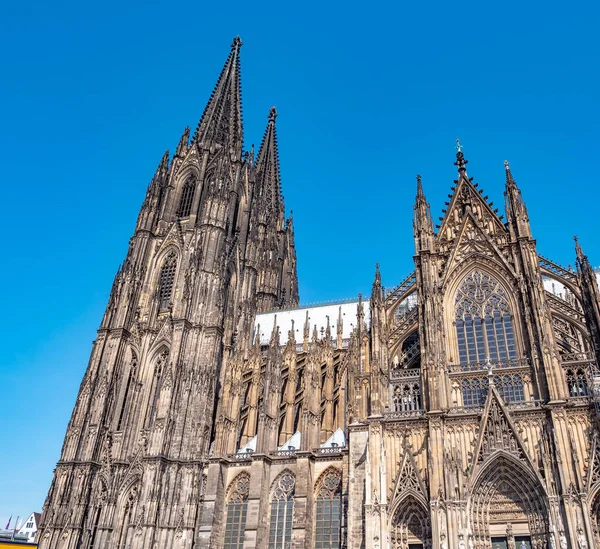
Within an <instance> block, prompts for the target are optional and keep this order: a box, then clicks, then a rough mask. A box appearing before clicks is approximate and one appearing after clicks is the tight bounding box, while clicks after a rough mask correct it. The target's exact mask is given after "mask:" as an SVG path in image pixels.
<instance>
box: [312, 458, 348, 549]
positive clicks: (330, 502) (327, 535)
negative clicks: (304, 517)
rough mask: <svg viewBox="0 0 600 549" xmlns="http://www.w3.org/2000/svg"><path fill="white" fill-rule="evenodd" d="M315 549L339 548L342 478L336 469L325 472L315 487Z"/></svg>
mask: <svg viewBox="0 0 600 549" xmlns="http://www.w3.org/2000/svg"><path fill="white" fill-rule="evenodd" d="M316 496H317V506H316V510H315V549H336V548H339V547H340V526H341V515H342V476H341V474H340V472H339V471H338V470H337V469H329V470H328V471H326V472H325V473H324V474H323V476H322V477H321V479H320V480H319V485H318V486H317V493H316Z"/></svg>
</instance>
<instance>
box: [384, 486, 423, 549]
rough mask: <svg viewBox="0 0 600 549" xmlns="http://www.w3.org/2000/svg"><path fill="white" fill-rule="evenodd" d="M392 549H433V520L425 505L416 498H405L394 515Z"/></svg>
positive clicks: (391, 538) (391, 537)
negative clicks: (430, 548) (431, 548)
mask: <svg viewBox="0 0 600 549" xmlns="http://www.w3.org/2000/svg"><path fill="white" fill-rule="evenodd" d="M390 547H391V548H393V549H427V548H428V547H431V520H430V518H429V512H428V511H427V509H426V507H425V505H424V504H423V503H422V502H421V501H420V500H419V499H418V498H416V497H415V496H413V495H407V496H406V497H405V498H403V499H402V500H401V501H400V503H399V504H398V506H397V507H396V509H395V510H394V512H393V514H392V521H391V524H390Z"/></svg>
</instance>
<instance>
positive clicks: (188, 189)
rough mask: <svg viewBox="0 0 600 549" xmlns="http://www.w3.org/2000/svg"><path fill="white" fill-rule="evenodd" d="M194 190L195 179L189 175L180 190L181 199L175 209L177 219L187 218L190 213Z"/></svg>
mask: <svg viewBox="0 0 600 549" xmlns="http://www.w3.org/2000/svg"><path fill="white" fill-rule="evenodd" d="M195 190H196V178H195V176H193V175H190V176H189V177H188V178H187V179H186V180H185V183H184V184H183V188H182V189H181V198H180V199H179V206H178V207H177V217H189V215H190V213H191V211H192V202H193V200H194V191H195Z"/></svg>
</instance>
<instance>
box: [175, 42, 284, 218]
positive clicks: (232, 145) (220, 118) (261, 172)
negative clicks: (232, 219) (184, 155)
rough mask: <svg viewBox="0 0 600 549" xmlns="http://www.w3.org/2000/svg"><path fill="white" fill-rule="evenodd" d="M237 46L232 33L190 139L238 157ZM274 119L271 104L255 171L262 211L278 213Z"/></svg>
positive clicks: (280, 204)
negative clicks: (225, 56)
mask: <svg viewBox="0 0 600 549" xmlns="http://www.w3.org/2000/svg"><path fill="white" fill-rule="evenodd" d="M241 47H242V41H241V39H240V37H239V36H236V37H235V38H234V39H233V43H232V44H231V51H230V53H229V56H228V57H227V61H225V65H224V67H223V70H222V71H221V74H220V76H219V79H218V80H217V84H216V86H215V88H214V90H213V92H212V95H211V96H210V99H209V101H208V105H207V106H206V109H205V110H204V114H203V115H202V118H201V119H200V122H199V123H198V127H197V128H196V131H195V132H194V137H193V142H195V143H198V144H200V145H202V146H204V147H210V146H211V145H213V144H216V145H220V146H222V147H225V146H227V147H229V149H230V150H231V151H232V153H233V154H234V155H235V156H236V157H237V158H241V156H242V147H243V126H242V88H241V78H240V49H241ZM276 118H277V110H276V109H275V107H271V110H270V112H269V122H268V124H267V129H266V130H265V135H264V137H263V141H262V144H261V146H260V149H259V152H258V158H257V161H256V171H257V182H258V184H259V190H258V192H259V193H260V194H261V196H262V200H264V205H265V208H266V211H267V212H268V213H276V215H278V214H279V212H280V211H283V198H282V196H281V182H280V177H279V154H278V150H277V133H276V130H275V119H276ZM188 138H189V130H187V133H184V136H183V137H182V140H184V141H185V142H187V140H188ZM180 149H181V150H183V147H182V145H181V144H180V145H179V146H178V149H177V150H178V151H179V150H180Z"/></svg>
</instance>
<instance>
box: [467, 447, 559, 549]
mask: <svg viewBox="0 0 600 549" xmlns="http://www.w3.org/2000/svg"><path fill="white" fill-rule="evenodd" d="M468 506H469V522H470V528H471V534H472V536H473V545H474V547H476V548H490V547H491V548H492V549H522V547H523V546H525V547H526V548H527V549H545V548H546V546H547V536H548V522H547V517H548V511H547V506H546V496H545V493H544V491H543V489H542V487H541V485H540V483H539V481H538V480H537V478H536V477H535V475H534V474H533V473H532V472H531V471H529V470H528V468H526V467H525V466H524V465H523V464H522V463H521V462H520V461H519V460H518V459H517V458H515V457H514V456H512V455H510V454H508V453H506V452H503V451H501V452H498V453H497V454H496V456H495V457H493V458H492V459H490V460H489V461H488V462H487V464H486V465H485V466H484V469H483V470H482V471H481V473H480V474H479V475H478V476H477V479H476V480H475V484H474V486H473V489H472V491H471V496H470V498H469V503H468Z"/></svg>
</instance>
